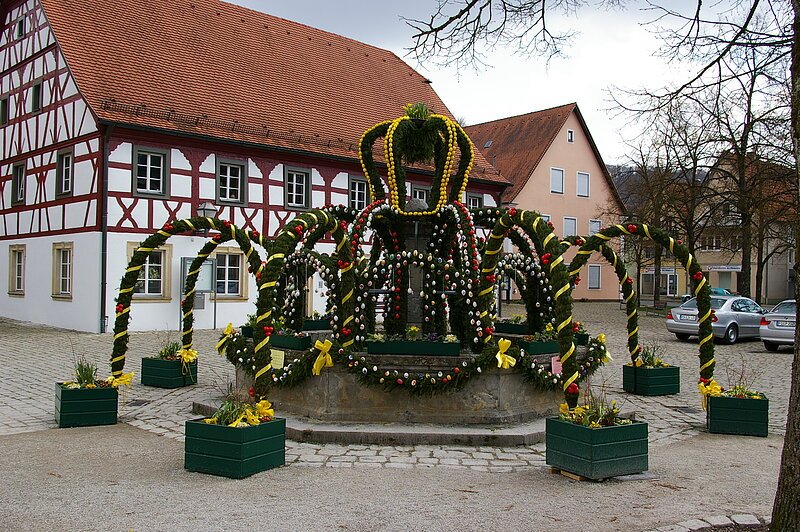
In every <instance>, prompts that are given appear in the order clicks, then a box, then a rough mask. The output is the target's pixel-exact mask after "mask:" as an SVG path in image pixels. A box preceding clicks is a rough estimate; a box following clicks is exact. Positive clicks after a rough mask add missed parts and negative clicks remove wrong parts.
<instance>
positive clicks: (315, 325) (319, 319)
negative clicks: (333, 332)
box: [303, 311, 331, 331]
mask: <svg viewBox="0 0 800 532" xmlns="http://www.w3.org/2000/svg"><path fill="white" fill-rule="evenodd" d="M330 328H331V321H330V319H329V318H328V316H323V315H321V314H320V313H319V312H316V311H314V313H313V314H312V315H311V317H310V318H306V319H305V320H303V330H304V331H327V330H329V329H330Z"/></svg>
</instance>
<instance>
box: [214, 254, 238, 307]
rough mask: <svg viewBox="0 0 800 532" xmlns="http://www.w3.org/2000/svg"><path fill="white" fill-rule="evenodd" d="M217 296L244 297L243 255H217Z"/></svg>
mask: <svg viewBox="0 0 800 532" xmlns="http://www.w3.org/2000/svg"><path fill="white" fill-rule="evenodd" d="M216 257H217V289H216V290H217V295H220V296H235V297H241V296H242V254H241V253H217V255H216Z"/></svg>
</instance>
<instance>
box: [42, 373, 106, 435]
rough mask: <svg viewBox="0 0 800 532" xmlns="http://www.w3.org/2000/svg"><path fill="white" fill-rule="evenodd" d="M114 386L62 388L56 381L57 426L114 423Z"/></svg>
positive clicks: (86, 425)
mask: <svg viewBox="0 0 800 532" xmlns="http://www.w3.org/2000/svg"><path fill="white" fill-rule="evenodd" d="M118 398H119V394H118V393H117V389H116V388H74V389H68V388H62V387H61V383H60V382H57V383H56V401H55V402H56V423H58V426H59V427H62V428H63V427H88V426H91V425H114V424H115V423H116V422H117V402H118Z"/></svg>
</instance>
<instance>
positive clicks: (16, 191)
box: [11, 163, 26, 205]
mask: <svg viewBox="0 0 800 532" xmlns="http://www.w3.org/2000/svg"><path fill="white" fill-rule="evenodd" d="M25 177H26V176H25V163H22V164H15V165H14V167H13V168H12V170H11V205H21V204H24V203H25Z"/></svg>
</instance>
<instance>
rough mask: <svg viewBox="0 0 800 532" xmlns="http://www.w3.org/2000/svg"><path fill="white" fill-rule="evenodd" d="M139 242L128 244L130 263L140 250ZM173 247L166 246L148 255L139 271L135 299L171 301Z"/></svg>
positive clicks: (134, 291)
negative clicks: (135, 253)
mask: <svg viewBox="0 0 800 532" xmlns="http://www.w3.org/2000/svg"><path fill="white" fill-rule="evenodd" d="M138 247H139V243H138V242H128V261H130V259H131V257H133V254H134V252H135V251H136V250H137V249H138ZM171 265H172V245H170V244H164V245H163V246H161V247H160V248H158V249H155V250H153V251H151V252H150V253H148V254H147V257H146V259H145V261H144V264H142V267H141V269H140V270H139V278H138V279H137V281H136V284H135V285H134V286H133V295H134V298H136V299H137V300H138V299H141V300H151V299H152V300H159V301H165V300H169V299H170V281H171V277H172V268H171Z"/></svg>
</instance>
